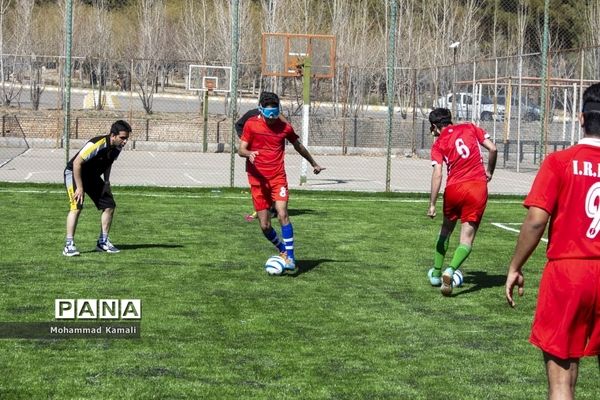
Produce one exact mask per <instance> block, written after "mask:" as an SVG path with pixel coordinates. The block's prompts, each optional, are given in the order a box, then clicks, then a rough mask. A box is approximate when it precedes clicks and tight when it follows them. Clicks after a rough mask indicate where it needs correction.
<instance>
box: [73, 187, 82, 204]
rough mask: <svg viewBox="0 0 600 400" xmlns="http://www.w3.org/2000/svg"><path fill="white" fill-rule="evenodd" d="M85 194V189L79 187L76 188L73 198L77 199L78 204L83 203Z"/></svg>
mask: <svg viewBox="0 0 600 400" xmlns="http://www.w3.org/2000/svg"><path fill="white" fill-rule="evenodd" d="M83 196H84V193H83V189H82V188H79V187H78V188H77V189H75V193H73V198H74V199H75V201H76V202H77V203H78V204H82V203H83Z"/></svg>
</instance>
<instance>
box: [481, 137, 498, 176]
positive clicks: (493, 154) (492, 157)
mask: <svg viewBox="0 0 600 400" xmlns="http://www.w3.org/2000/svg"><path fill="white" fill-rule="evenodd" d="M481 145H482V146H483V147H485V148H486V150H487V151H488V152H489V157H488V166H487V169H486V170H485V174H486V175H487V180H488V182H489V181H491V180H492V175H494V170H495V169H496V160H497V159H498V149H497V148H496V145H495V144H494V142H492V141H491V140H490V139H485V140H484V141H483V143H481Z"/></svg>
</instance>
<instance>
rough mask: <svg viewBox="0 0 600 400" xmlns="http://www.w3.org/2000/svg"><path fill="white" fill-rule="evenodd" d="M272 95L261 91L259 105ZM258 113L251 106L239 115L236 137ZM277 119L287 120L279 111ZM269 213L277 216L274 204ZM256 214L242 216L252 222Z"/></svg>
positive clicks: (272, 94) (257, 110)
mask: <svg viewBox="0 0 600 400" xmlns="http://www.w3.org/2000/svg"><path fill="white" fill-rule="evenodd" d="M273 96H277V95H276V94H275V93H272V92H261V94H260V97H259V99H258V104H259V105H260V102H261V101H262V100H263V99H264V98H265V97H273ZM259 114H260V110H259V109H258V108H253V109H251V110H248V111H246V113H245V114H244V115H242V116H241V117H240V119H238V120H237V121H236V123H235V133H237V136H238V138H241V137H242V133H243V131H244V125H245V124H246V121H248V120H249V119H250V117H254V116H256V115H259ZM279 119H280V120H282V121H283V122H288V120H287V119H286V118H285V117H284V116H283V114H281V113H280V114H279ZM269 214H270V215H271V218H275V217H276V216H277V210H275V204H272V205H271V208H269ZM257 216H258V214H257V212H256V211H253V212H252V214H246V215H245V216H244V219H245V220H246V221H248V222H252V221H254V220H255V219H256V218H257Z"/></svg>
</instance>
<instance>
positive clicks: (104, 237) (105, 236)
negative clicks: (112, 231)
mask: <svg viewBox="0 0 600 400" xmlns="http://www.w3.org/2000/svg"><path fill="white" fill-rule="evenodd" d="M107 240H108V233H104V232H100V236H98V241H99V242H100V243H106V241H107Z"/></svg>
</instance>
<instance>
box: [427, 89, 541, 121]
mask: <svg viewBox="0 0 600 400" xmlns="http://www.w3.org/2000/svg"><path fill="white" fill-rule="evenodd" d="M455 97H456V99H458V101H457V103H456V110H455V109H454V107H453V102H454V98H455ZM511 104H512V107H511V118H516V117H517V114H518V112H517V110H518V108H517V107H518V101H517V99H516V98H513V99H512V101H511ZM434 106H435V107H445V108H448V109H450V110H453V111H454V110H455V111H456V116H455V118H456V119H459V120H460V119H462V120H466V119H472V118H473V113H474V112H477V113H479V118H478V119H479V120H481V121H492V120H494V119H495V120H497V121H501V120H503V119H504V115H505V113H506V97H505V96H497V97H496V104H495V105H494V99H493V98H492V97H490V96H481V102H480V104H479V105H478V104H477V101H473V94H472V93H466V92H462V93H456V96H454V95H453V94H452V93H450V94H447V95H446V96H444V97H440V98H438V99H437V100H435V102H434ZM540 114H541V112H540V108H539V107H538V106H537V105H536V104H535V103H533V102H532V101H527V99H525V98H524V99H522V100H521V118H523V120H525V121H539V119H540Z"/></svg>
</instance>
